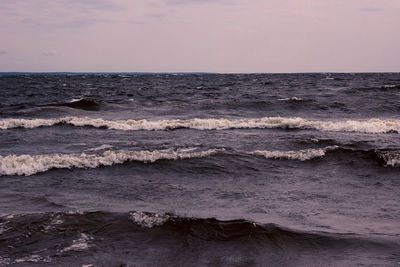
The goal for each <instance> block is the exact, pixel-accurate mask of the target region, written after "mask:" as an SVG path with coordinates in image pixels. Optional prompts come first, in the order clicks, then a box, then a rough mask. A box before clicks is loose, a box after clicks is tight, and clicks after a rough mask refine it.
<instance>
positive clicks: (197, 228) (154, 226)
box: [0, 211, 359, 251]
mask: <svg viewBox="0 0 400 267" xmlns="http://www.w3.org/2000/svg"><path fill="white" fill-rule="evenodd" d="M54 220H56V221H57V223H54ZM32 221H35V225H34V226H32V227H37V228H38V229H40V230H39V232H46V233H49V232H52V233H55V232H57V231H60V233H61V234H62V235H64V232H65V230H66V227H68V228H75V229H76V230H78V232H79V235H78V236H76V235H75V236H71V239H72V241H73V242H72V244H71V245H70V246H68V247H66V248H64V249H62V251H68V250H85V249H88V247H89V244H88V243H89V242H93V243H94V242H95V241H96V235H97V234H98V232H99V231H98V229H99V224H100V225H101V224H104V226H103V227H101V228H100V229H101V231H100V232H104V231H105V229H102V228H107V227H108V228H112V231H111V232H112V233H113V234H117V232H125V231H137V229H138V228H139V229H140V228H142V229H144V230H145V231H153V230H154V231H155V233H159V234H161V235H162V234H163V232H162V231H160V230H159V229H163V230H164V231H168V232H178V233H180V234H182V235H188V236H192V237H195V238H199V239H201V240H206V241H211V240H214V241H232V240H239V239H242V238H244V240H246V239H248V238H255V239H257V238H258V239H264V241H268V242H272V243H274V242H278V243H284V242H286V241H287V242H288V243H290V242H291V241H294V240H296V241H297V242H295V243H292V245H296V244H297V245H299V246H301V245H302V244H301V241H306V240H307V241H309V242H310V243H309V244H308V245H310V246H314V245H315V244H314V245H313V242H316V243H320V245H323V244H325V245H326V246H329V243H328V242H331V243H335V240H336V242H338V243H342V242H345V241H346V240H348V241H350V240H352V241H357V240H358V239H357V238H356V237H355V235H354V234H353V235H349V234H340V233H327V232H305V231H299V230H295V229H289V228H286V227H283V226H279V225H276V224H272V223H267V224H260V223H256V222H253V221H248V220H245V219H235V220H218V219H216V218H197V217H185V216H178V215H175V214H172V213H165V214H158V213H154V212H145V211H131V212H129V213H128V214H127V213H120V212H103V211H94V212H93V211H92V212H69V211H65V212H49V213H34V214H22V215H13V216H4V217H0V223H2V224H5V225H7V226H8V228H7V230H6V231H5V233H7V234H9V233H10V232H12V231H13V230H15V231H23V229H25V228H24V227H21V226H23V225H24V224H27V225H29V224H30V223H31V222H32ZM122 226H124V227H122ZM136 227H138V228H136ZM26 229H27V231H28V230H29V231H32V229H30V227H27V228H26ZM82 229H85V232H86V233H92V234H91V235H88V234H85V233H82V231H81V230H82ZM69 230H70V231H71V229H69ZM5 236H6V235H5ZM77 237H78V238H77ZM358 241H359V240H358ZM275 244H276V245H277V243H275Z"/></svg>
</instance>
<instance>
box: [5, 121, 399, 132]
mask: <svg viewBox="0 0 400 267" xmlns="http://www.w3.org/2000/svg"><path fill="white" fill-rule="evenodd" d="M56 124H68V125H73V126H91V127H97V128H108V129H116V130H153V131H154V130H156V131H157V130H158V131H159V130H172V129H178V128H191V129H198V130H224V129H240V128H290V129H315V130H319V131H335V132H336V131H344V132H362V133H387V132H400V120H396V119H387V120H385V119H369V120H338V121H326V120H324V121H318V120H306V119H303V118H300V117H263V118H244V119H226V118H220V119H214V118H210V119H198V118H194V119H188V120H181V119H174V120H157V121H151V120H104V119H101V118H98V119H95V118H88V117H64V118H55V119H3V120H0V129H3V130H4V129H10V128H17V127H23V128H36V127H42V126H52V125H56Z"/></svg>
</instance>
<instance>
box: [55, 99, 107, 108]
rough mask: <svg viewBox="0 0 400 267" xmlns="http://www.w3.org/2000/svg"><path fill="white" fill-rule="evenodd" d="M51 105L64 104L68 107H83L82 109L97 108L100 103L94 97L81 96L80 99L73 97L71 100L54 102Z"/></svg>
mask: <svg viewBox="0 0 400 267" xmlns="http://www.w3.org/2000/svg"><path fill="white" fill-rule="evenodd" d="M52 106H65V107H70V108H76V109H83V110H99V109H100V103H99V102H98V101H96V100H95V99H91V98H82V99H73V100H72V101H71V102H68V103H62V104H56V105H52Z"/></svg>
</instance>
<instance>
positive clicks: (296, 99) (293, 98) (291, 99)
mask: <svg viewBox="0 0 400 267" xmlns="http://www.w3.org/2000/svg"><path fill="white" fill-rule="evenodd" d="M278 101H303V98H300V97H296V96H293V97H291V98H279V99H278Z"/></svg>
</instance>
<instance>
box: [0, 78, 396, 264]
mask: <svg viewBox="0 0 400 267" xmlns="http://www.w3.org/2000/svg"><path fill="white" fill-rule="evenodd" d="M399 115H400V73H300V74H262V73H255V74H216V73H1V74H0V266H81V267H91V266H93V267H95V266H121V267H122V266H400V116H399Z"/></svg>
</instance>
